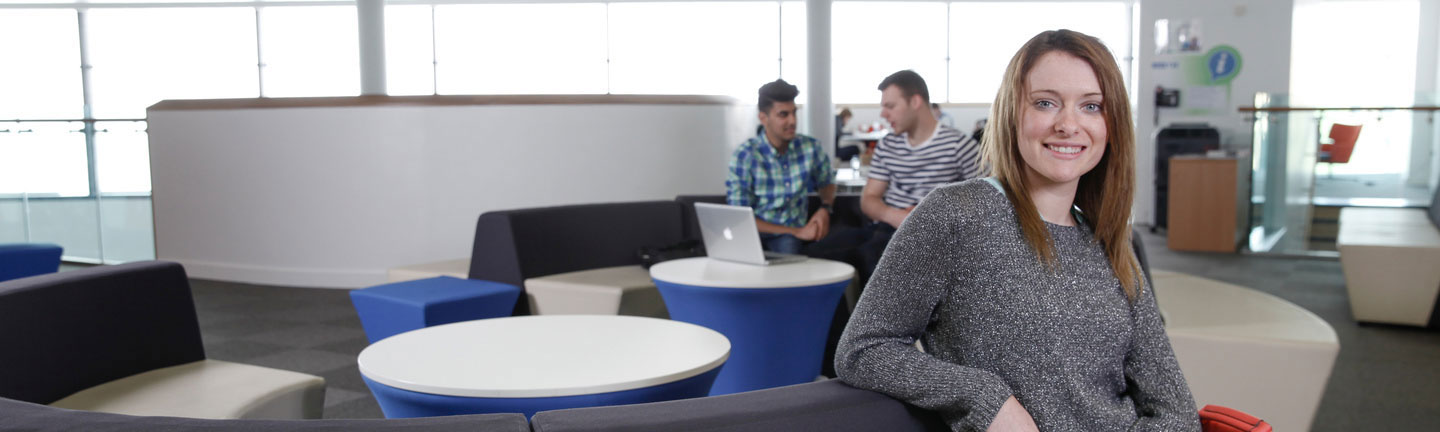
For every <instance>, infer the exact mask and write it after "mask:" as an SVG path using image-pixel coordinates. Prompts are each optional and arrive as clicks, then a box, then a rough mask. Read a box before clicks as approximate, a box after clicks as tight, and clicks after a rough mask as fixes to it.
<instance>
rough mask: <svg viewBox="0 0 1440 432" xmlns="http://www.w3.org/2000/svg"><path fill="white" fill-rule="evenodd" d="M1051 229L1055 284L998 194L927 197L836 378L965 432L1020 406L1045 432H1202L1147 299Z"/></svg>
mask: <svg viewBox="0 0 1440 432" xmlns="http://www.w3.org/2000/svg"><path fill="white" fill-rule="evenodd" d="M1046 225H1047V226H1048V228H1049V229H1050V235H1051V238H1052V240H1053V241H1054V245H1055V252H1056V254H1057V257H1058V258H1059V269H1058V271H1056V272H1050V271H1048V270H1046V269H1045V267H1044V265H1043V264H1042V263H1041V261H1040V259H1039V258H1038V257H1037V256H1036V255H1035V253H1034V252H1033V250H1032V249H1030V247H1029V246H1028V244H1027V243H1025V240H1024V238H1023V237H1022V235H1021V233H1020V226H1019V223H1018V222H1017V220H1016V218H1015V211H1014V208H1013V207H1012V206H1011V205H1010V202H1009V201H1008V200H1007V199H1006V198H1005V195H1004V193H1003V192H1001V191H1000V190H999V189H998V188H997V187H996V186H995V185H993V184H991V183H989V182H987V181H986V180H985V179H975V180H969V181H965V182H962V183H957V184H952V185H948V186H944V187H941V188H938V189H936V190H935V191H933V192H931V193H930V195H929V196H927V197H926V198H925V200H924V201H922V202H921V204H920V205H919V206H918V207H917V208H916V209H915V211H914V213H912V214H911V215H910V216H909V217H908V218H907V219H906V220H905V223H904V224H903V225H902V226H901V227H900V230H899V231H898V232H897V233H896V234H895V237H894V238H893V239H892V240H891V241H890V245H889V247H888V248H887V249H886V251H885V255H884V257H883V258H882V259H881V260H880V265H879V267H877V268H876V270H875V273H874V275H873V276H872V277H871V278H870V283H869V285H867V286H866V287H865V292H864V294H863V295H862V296H861V297H860V303H859V304H858V305H857V306H856V308H855V312H854V315H853V316H852V317H851V318H850V324H849V325H848V326H847V327H846V328H845V334H844V336H843V337H841V339H840V346H839V349H838V350H837V352H836V355H835V363H836V365H835V369H836V372H837V373H838V374H839V376H840V378H841V379H843V380H845V381H846V382H847V383H849V384H851V385H853V386H856V387H860V388H866V389H871V390H875V391H879V392H882V393H886V394H889V395H890V396H893V397H895V398H897V399H900V400H903V401H906V402H909V403H911V404H913V405H915V406H918V407H921V408H926V409H930V410H935V411H937V412H939V413H940V415H941V417H942V418H944V419H945V421H946V422H947V423H949V425H950V427H951V429H954V430H960V431H972V430H973V431H984V430H985V429H986V428H987V427H989V425H990V422H991V421H992V420H993V419H994V418H995V415H996V413H998V412H999V411H1000V406H1001V405H1002V404H1003V403H1004V402H1005V400H1006V399H1008V398H1009V397H1010V396H1012V395H1013V396H1015V398H1016V399H1017V400H1018V401H1019V402H1020V404H1021V405H1022V406H1024V407H1025V409H1026V410H1027V411H1029V412H1030V415H1031V416H1032V417H1034V419H1035V423H1036V424H1037V425H1039V426H1040V430H1041V431H1199V430H1200V424H1199V417H1198V415H1197V414H1196V410H1195V402H1194V399H1193V398H1192V397H1191V395H1190V389H1189V387H1188V386H1187V385H1186V384H1185V377H1184V376H1182V375H1181V374H1180V366H1179V365H1178V364H1177V363H1176V361H1175V354H1174V352H1173V351H1172V350H1171V349H1170V341H1169V339H1168V338H1167V337H1166V336H1165V331H1164V329H1163V328H1162V327H1161V323H1160V314H1159V311H1158V309H1157V307H1156V305H1155V298H1154V297H1153V296H1152V295H1151V292H1150V288H1149V287H1148V286H1147V287H1144V288H1143V294H1142V296H1141V297H1140V298H1139V299H1138V300H1137V301H1136V302H1135V303H1134V305H1133V306H1132V305H1131V304H1130V302H1129V301H1128V300H1127V299H1126V297H1125V293H1124V291H1123V289H1122V288H1121V287H1120V282H1119V280H1118V279H1116V278H1115V275H1114V273H1113V272H1112V271H1111V270H1110V265H1109V261H1108V260H1107V259H1106V257H1105V254H1104V251H1103V249H1102V248H1101V246H1100V243H1099V241H1098V240H1096V239H1095V237H1094V235H1093V233H1091V232H1090V230H1089V229H1088V228H1086V227H1084V224H1081V225H1080V226H1076V227H1067V226H1062V225H1055V224H1048V223H1047V224H1046ZM917 339H918V340H920V341H921V342H922V344H923V345H924V347H925V352H921V351H919V350H917V349H916V348H915V347H914V342H915V341H916V340H917Z"/></svg>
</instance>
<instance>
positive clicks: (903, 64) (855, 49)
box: [830, 2, 946, 104]
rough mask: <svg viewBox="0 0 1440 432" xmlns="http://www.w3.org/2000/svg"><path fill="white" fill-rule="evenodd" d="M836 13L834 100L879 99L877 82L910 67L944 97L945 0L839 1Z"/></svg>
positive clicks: (934, 98) (934, 97)
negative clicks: (922, 0)
mask: <svg viewBox="0 0 1440 432" xmlns="http://www.w3.org/2000/svg"><path fill="white" fill-rule="evenodd" d="M831 14H832V18H833V19H832V20H831V28H830V34H831V40H832V42H831V47H832V48H831V52H832V54H831V57H832V60H833V61H832V64H833V68H832V69H831V71H832V72H831V74H832V76H833V80H834V100H835V103H876V104H878V103H880V91H879V90H876V89H875V87H876V86H878V85H880V81H881V80H884V79H885V77H886V76H889V75H890V74H892V73H895V72H896V71H900V70H905V69H911V70H914V71H915V72H916V73H919V74H920V76H921V77H923V78H925V85H926V87H928V88H929V90H930V100H932V101H934V102H945V95H946V88H945V44H946V41H945V25H946V23H945V3H933V2H928V3H905V2H836V3H835V6H834V9H833V10H832V11H831ZM897 27H903V28H904V29H905V31H904V32H903V34H904V36H898V34H900V32H895V31H894V30H895V29H896V28H897Z"/></svg>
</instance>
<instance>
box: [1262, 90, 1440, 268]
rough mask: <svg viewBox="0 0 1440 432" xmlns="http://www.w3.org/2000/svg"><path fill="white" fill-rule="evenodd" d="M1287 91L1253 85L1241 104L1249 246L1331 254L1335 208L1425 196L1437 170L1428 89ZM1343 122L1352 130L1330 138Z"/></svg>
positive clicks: (1437, 129)
mask: <svg viewBox="0 0 1440 432" xmlns="http://www.w3.org/2000/svg"><path fill="white" fill-rule="evenodd" d="M1293 100H1294V99H1293V98H1292V97H1291V96H1290V95H1287V94H1276V93H1259V94H1257V95H1256V96H1255V101H1254V106H1253V107H1247V108H1242V109H1241V111H1242V112H1244V113H1246V114H1250V115H1252V119H1253V120H1254V124H1253V129H1252V134H1253V135H1252V146H1253V147H1252V154H1253V159H1252V165H1251V204H1252V209H1251V212H1250V214H1251V218H1250V219H1251V220H1250V236H1249V242H1248V249H1249V250H1250V251H1251V252H1255V253H1273V254H1285V255H1311V256H1334V255H1335V252H1334V251H1335V236H1336V233H1337V232H1338V219H1339V213H1340V209H1342V208H1344V207H1428V206H1429V205H1430V204H1431V203H1430V199H1431V196H1432V193H1431V191H1433V190H1434V189H1433V188H1434V187H1436V179H1437V174H1440V160H1437V158H1440V125H1437V123H1436V122H1435V116H1436V114H1437V112H1436V111H1437V106H1436V103H1435V102H1436V100H1437V98H1436V95H1433V94H1427V95H1417V96H1416V97H1415V99H1414V100H1415V102H1414V104H1412V105H1405V104H1395V105H1388V104H1374V105H1363V106H1326V105H1317V104H1305V105H1301V104H1295V103H1292V101H1293ZM1336 125H1339V126H1338V127H1337V126H1336ZM1347 126H1358V127H1359V135H1358V138H1357V139H1354V140H1347V139H1346V138H1345V137H1343V136H1340V139H1339V140H1335V139H1332V138H1331V135H1332V134H1343V131H1344V130H1345V129H1347ZM1351 129H1352V130H1353V128H1351ZM1334 141H1339V142H1334ZM1351 141H1353V143H1352V142H1351ZM1332 142H1334V143H1333V144H1332ZM1324 144H1332V145H1329V146H1325V147H1323V150H1324V151H1322V145H1324Z"/></svg>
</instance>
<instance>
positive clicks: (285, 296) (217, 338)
mask: <svg viewBox="0 0 1440 432" xmlns="http://www.w3.org/2000/svg"><path fill="white" fill-rule="evenodd" d="M1141 232H1142V235H1143V236H1144V241H1145V243H1146V249H1147V251H1148V252H1149V254H1150V259H1151V263H1152V266H1153V267H1155V268H1157V269H1165V270H1171V271H1177V272H1182V273H1188V274H1192V275H1195V276H1200V277H1206V278H1210V279H1215V280H1220V281H1224V282H1229V283H1233V284H1236V285H1241V286H1246V287H1250V288H1254V289H1257V290H1260V291H1264V292H1268V293H1270V294H1274V295H1276V296H1279V297H1280V298H1283V299H1285V300H1288V301H1290V302H1293V303H1295V304H1297V305H1300V306H1301V307H1304V308H1306V309H1309V310H1310V311H1312V312H1314V313H1315V314H1316V315H1319V316H1320V317H1321V318H1323V319H1325V321H1327V322H1329V323H1330V325H1331V326H1333V327H1334V328H1335V332H1336V334H1337V335H1338V336H1339V338H1340V355H1339V358H1338V359H1337V361H1336V364H1335V370H1334V372H1333V374H1332V376H1331V378H1330V382H1329V384H1328V386H1327V387H1326V390H1325V396H1324V399H1323V400H1322V401H1321V406H1320V410H1319V413H1318V414H1317V415H1316V419H1315V426H1314V429H1313V430H1316V431H1359V430H1397V431H1432V430H1440V332H1436V331H1434V330H1429V329H1414V328H1405V327H1394V326H1378V325H1357V324H1355V322H1354V321H1352V320H1351V318H1350V309H1349V304H1348V303H1347V299H1346V294H1345V282H1344V278H1343V277H1342V275H1341V272H1340V263H1339V262H1337V261H1333V260H1314V259H1297V258H1266V257H1256V256H1243V255H1226V254H1203V253H1185V252H1172V251H1170V250H1169V249H1166V247H1165V238H1164V237H1162V236H1157V235H1152V234H1149V233H1148V232H1146V230H1141ZM193 287H194V292H195V303H196V308H197V311H198V312H199V316H200V325H201V331H202V332H203V334H204V337H205V348H206V352H207V354H208V355H209V356H210V357H211V358H215V359H220V360H230V361H236V362H243V363H252V364H258V365H263V366H269V367H275V368H280V369H288V370H294V371H299V372H305V373H310V374H315V375H319V376H322V377H325V379H326V384H327V387H328V390H327V395H326V400H325V417H327V418H379V417H382V415H381V413H380V408H379V406H378V405H376V403H375V400H374V398H373V397H372V396H371V395H370V391H369V390H368V389H367V388H365V384H364V383H363V382H362V381H361V380H360V373H359V371H358V370H357V368H356V366H355V357H356V355H358V354H359V353H360V350H361V349H364V347H365V346H366V340H365V335H364V332H363V331H362V330H361V329H360V322H359V319H358V318H357V317H356V316H355V310H354V308H353V307H352V306H351V304H350V299H349V296H348V291H346V290H335V289H314V288H289V287H270V286H259V285H249V284H238V283H228V282H214V281H203V280H195V281H193ZM1256 414H1260V415H1261V416H1263V413H1256Z"/></svg>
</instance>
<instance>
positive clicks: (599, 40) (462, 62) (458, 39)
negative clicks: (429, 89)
mask: <svg viewBox="0 0 1440 432" xmlns="http://www.w3.org/2000/svg"><path fill="white" fill-rule="evenodd" d="M435 41H436V42H435V48H436V50H435V56H436V69H435V74H436V77H437V78H436V81H437V84H438V85H437V88H438V89H439V92H440V93H442V94H540V93H560V94H575V93H605V90H606V83H605V76H606V72H605V5H604V4H601V3H588V4H485V5H443V6H436V7H435Z"/></svg>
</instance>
